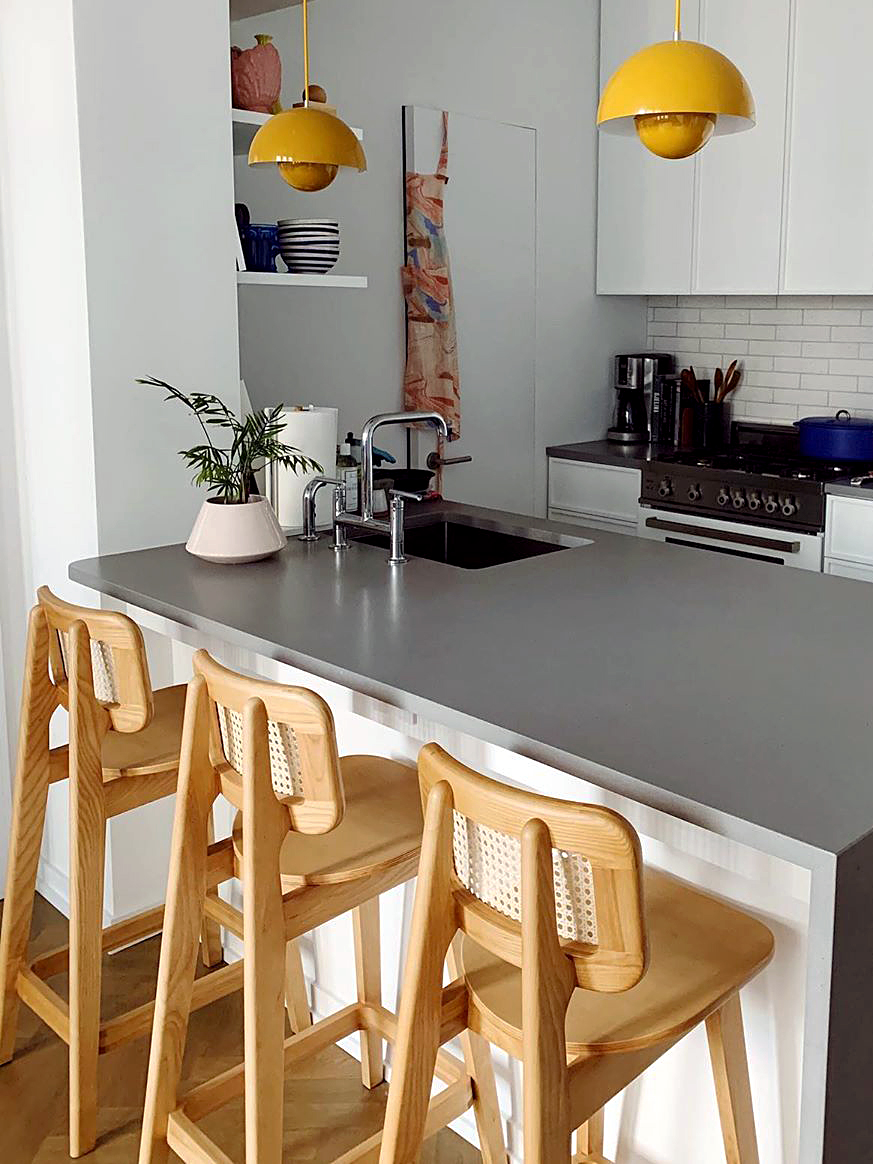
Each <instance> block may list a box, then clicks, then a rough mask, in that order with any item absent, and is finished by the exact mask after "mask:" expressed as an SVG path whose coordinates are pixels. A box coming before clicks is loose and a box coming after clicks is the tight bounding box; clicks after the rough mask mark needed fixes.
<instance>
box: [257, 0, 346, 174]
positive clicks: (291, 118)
mask: <svg viewBox="0 0 873 1164" xmlns="http://www.w3.org/2000/svg"><path fill="white" fill-rule="evenodd" d="M309 89H310V85H309V13H308V9H307V4H306V0H303V104H302V106H299V107H297V108H294V109H286V110H285V111H284V113H277V114H276V115H275V116H274V117H271V118H270V120H269V121H268V122H266V123H265V124H264V125H262V126H261V128H260V129H259V130H258V132H257V133H256V134H255V136H254V137H253V138H252V144H251V146H250V147H249V165H250V166H253V165H257V164H259V163H261V162H272V163H274V164H275V165H278V167H279V173H280V174H281V175H282V177H283V178H284V179H285V181H286V182H287V183H288V185H289V186H293V187H294V189H295V190H310V191H311V190H323V189H324V188H325V187H326V186H329V185H330V184H331V182H332V181H333V180H334V178H335V177H336V175H337V171H338V170H339V168H340V166H349V167H351V168H352V169H354V170H366V168H367V159H366V157H365V156H364V150H363V148H362V146H361V143H360V142H359V141H358V139H357V138H356V137H355V135H354V133H353V132H352V131H351V129H349V127H348V126H347V125H346V123H345V122H344V121H343V120H342V119H341V118H339V117H337V116H336V114H334V113H328V112H326V111H325V110H324V109H315V108H313V106H312V105H311V104H310V92H309Z"/></svg>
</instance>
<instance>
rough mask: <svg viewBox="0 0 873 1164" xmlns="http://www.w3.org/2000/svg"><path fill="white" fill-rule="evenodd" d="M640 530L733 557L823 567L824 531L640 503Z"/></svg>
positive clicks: (648, 535)
mask: <svg viewBox="0 0 873 1164" xmlns="http://www.w3.org/2000/svg"><path fill="white" fill-rule="evenodd" d="M637 532H638V533H639V535H640V537H644V538H652V539H653V540H654V541H659V542H667V543H668V544H670V545H674V546H691V547H693V548H694V549H697V550H708V551H709V552H710V553H714V554H727V555H728V556H730V557H733V558H749V559H751V561H753V562H773V563H774V564H775V565H778V566H794V568H795V569H798V570H815V571H817V572H818V573H821V569H822V553H823V550H822V546H823V543H824V535H823V534H821V533H815V534H812V533H801V532H799V531H797V530H783V529H768V528H767V527H766V526H761V525H742V524H741V523H740V522H735V521H719V520H718V518H715V517H700V516H698V515H696V514H685V513H674V512H672V511H670V510H665V509H649V508H647V507H646V506H644V505H643V506H641V507H640V516H639V525H638V528H637Z"/></svg>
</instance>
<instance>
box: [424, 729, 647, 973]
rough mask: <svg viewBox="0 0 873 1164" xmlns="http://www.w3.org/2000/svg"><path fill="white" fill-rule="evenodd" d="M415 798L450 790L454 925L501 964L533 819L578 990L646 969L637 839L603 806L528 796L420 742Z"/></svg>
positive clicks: (511, 947)
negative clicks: (545, 850)
mask: <svg viewBox="0 0 873 1164" xmlns="http://www.w3.org/2000/svg"><path fill="white" fill-rule="evenodd" d="M419 778H420V781H421V791H422V797H423V799H424V800H425V802H426V801H427V798H428V796H429V795H430V792H431V790H432V789H433V788H434V786H435V785H437V784H439V783H443V782H445V783H446V784H448V785H449V787H450V788H451V793H452V802H453V803H452V818H453V828H452V864H453V876H452V891H453V895H454V899H455V905H456V913H457V921H458V928H459V929H461V930H463V931H464V932H465V933H467V934H468V935H469V936H470V937H471V938H473V939H474V941H476V942H478V943H479V944H480V945H482V946H484V947H486V948H487V949H490V950H494V951H495V952H496V953H498V954H499V955H500V957H501V958H503V959H504V960H505V961H507V962H511V963H512V964H513V965H516V966H520V965H521V958H522V934H521V900H522V860H521V834H522V830H523V829H524V826H525V824H526V823H527V822H528V821H530V820H540V821H542V822H543V823H544V824H545V825H546V826H547V828H548V830H549V833H550V836H551V840H552V870H553V880H554V895H555V913H556V917H555V925H556V929H557V934H558V937H559V939H560V942H561V947H562V949H563V951H564V953H565V954H566V955H567V956H568V957H569V958H571V959H572V962H573V965H574V967H575V972H576V980H577V982H578V985H579V986H582V987H586V988H588V989H590V990H600V991H607V992H611V991H621V990H627V989H629V988H630V987H631V986H634V985H636V983H637V982H639V980H640V978H641V977H642V975H643V973H644V972H645V968H646V956H647V955H646V927H645V914H644V906H643V896H642V882H641V871H642V858H641V854H640V844H639V838H638V837H637V834H636V832H635V831H634V829H633V828H632V827H631V825H630V824H629V823H628V822H627V821H626V820H625V819H624V818H623V817H621V816H619V815H618V814H617V813H615V812H612V811H611V810H610V809H607V808H602V807H599V806H597V805H591V804H576V803H573V802H571V801H564V800H555V799H552V798H550V797H544V796H538V795H537V794H536V793H533V792H527V791H525V790H523V789H519V788H513V787H510V786H509V785H506V784H501V783H498V782H497V781H494V780H490V779H488V777H486V776H482V775H480V774H479V773H478V772H474V771H473V770H472V769H470V768H467V767H466V766H465V765H464V764H461V763H460V762H459V761H457V760H455V759H454V758H453V757H451V756H449V755H448V753H446V752H444V751H443V749H442V748H440V747H439V746H438V745H437V744H428V745H426V747H424V748H423V749H422V752H421V755H420V757H419Z"/></svg>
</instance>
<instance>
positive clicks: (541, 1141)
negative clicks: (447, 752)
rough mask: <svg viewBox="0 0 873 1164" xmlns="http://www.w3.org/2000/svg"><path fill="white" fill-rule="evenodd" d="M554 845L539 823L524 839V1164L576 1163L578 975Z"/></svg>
mask: <svg viewBox="0 0 873 1164" xmlns="http://www.w3.org/2000/svg"><path fill="white" fill-rule="evenodd" d="M553 876H554V875H553V872H552V841H551V836H550V834H549V830H548V828H547V826H546V825H545V824H543V822H542V821H541V820H529V821H528V822H527V824H526V825H525V826H524V829H523V831H522V834H521V991H522V1051H523V1058H524V1159H525V1164H570V1136H571V1132H572V1128H571V1126H570V1114H569V1111H570V1095H569V1077H568V1072H567V1042H566V1035H565V1031H564V1025H565V1022H566V1017H567V1005H568V1003H569V1001H570V996H571V995H572V993H573V988H574V985H575V983H574V981H573V980H574V978H575V975H574V973H573V970H572V968H571V966H570V963H569V961H568V959H567V957H566V956H565V955H564V953H563V951H562V950H561V946H560V944H559V942H558V931H557V925H556V921H555V889H554V881H553Z"/></svg>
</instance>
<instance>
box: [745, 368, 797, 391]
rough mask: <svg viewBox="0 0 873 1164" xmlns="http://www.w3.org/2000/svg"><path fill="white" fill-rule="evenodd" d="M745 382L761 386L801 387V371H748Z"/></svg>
mask: <svg viewBox="0 0 873 1164" xmlns="http://www.w3.org/2000/svg"><path fill="white" fill-rule="evenodd" d="M745 382H746V383H747V384H755V385H757V386H758V387H760V388H799V387H800V373H799V372H749V371H747V372H746V375H745Z"/></svg>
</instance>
